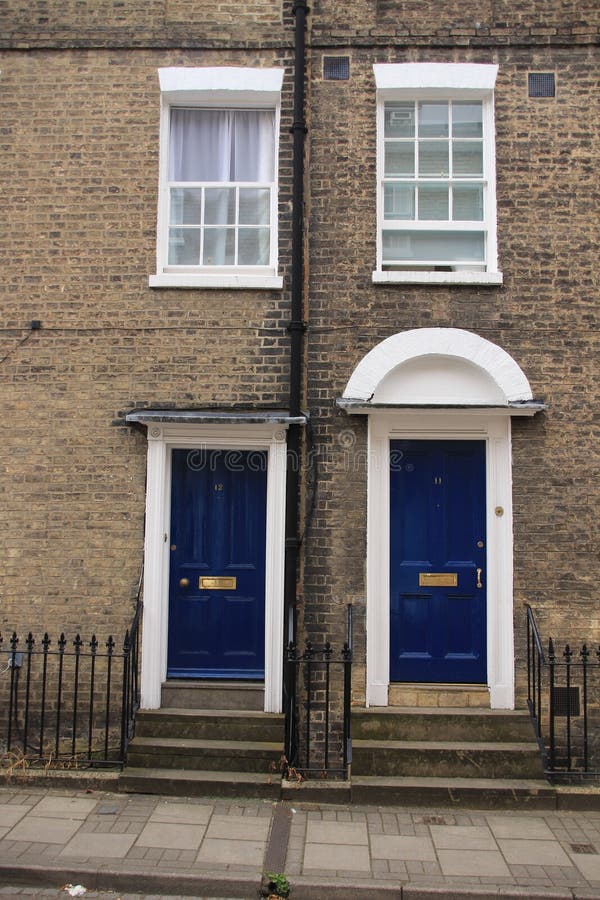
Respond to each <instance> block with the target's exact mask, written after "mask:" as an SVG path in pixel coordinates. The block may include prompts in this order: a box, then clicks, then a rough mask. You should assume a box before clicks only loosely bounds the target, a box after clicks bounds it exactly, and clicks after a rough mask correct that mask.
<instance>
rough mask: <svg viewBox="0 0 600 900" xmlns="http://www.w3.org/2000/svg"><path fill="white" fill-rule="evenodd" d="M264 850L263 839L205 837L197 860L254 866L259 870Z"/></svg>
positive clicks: (217, 863) (218, 863)
mask: <svg viewBox="0 0 600 900" xmlns="http://www.w3.org/2000/svg"><path fill="white" fill-rule="evenodd" d="M264 852H265V842H264V841H252V840H244V841H240V840H225V839H222V838H210V837H207V838H206V839H205V840H204V842H203V844H202V847H201V848H200V852H199V853H198V856H197V861H198V862H210V863H214V864H215V865H230V866H255V867H257V869H258V870H259V871H260V870H261V867H262V861H263V856H264Z"/></svg>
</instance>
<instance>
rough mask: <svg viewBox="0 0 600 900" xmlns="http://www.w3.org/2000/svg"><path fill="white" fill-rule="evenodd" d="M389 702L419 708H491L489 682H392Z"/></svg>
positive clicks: (394, 704)
mask: <svg viewBox="0 0 600 900" xmlns="http://www.w3.org/2000/svg"><path fill="white" fill-rule="evenodd" d="M388 703H389V705H390V706H413V707H417V708H419V709H422V708H423V707H430V706H434V707H435V706H440V707H447V706H451V707H458V708H467V707H472V708H479V709H489V708H490V690H489V688H488V686H487V684H422V683H420V682H418V683H415V684H412V683H408V682H402V684H399V683H392V684H390V686H389V690H388Z"/></svg>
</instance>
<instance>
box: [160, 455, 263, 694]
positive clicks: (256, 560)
mask: <svg viewBox="0 0 600 900" xmlns="http://www.w3.org/2000/svg"><path fill="white" fill-rule="evenodd" d="M266 463H267V454H266V453H264V452H255V451H252V452H241V451H228V450H173V455H172V482H171V553H170V584H169V649H168V663H167V675H168V676H169V677H171V678H244V679H262V678H264V669H265V663H264V658H265V526H266V497H267V471H266V470H267V465H266Z"/></svg>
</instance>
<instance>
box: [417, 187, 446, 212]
mask: <svg viewBox="0 0 600 900" xmlns="http://www.w3.org/2000/svg"><path fill="white" fill-rule="evenodd" d="M419 219H446V220H447V219H448V185H446V184H421V185H419Z"/></svg>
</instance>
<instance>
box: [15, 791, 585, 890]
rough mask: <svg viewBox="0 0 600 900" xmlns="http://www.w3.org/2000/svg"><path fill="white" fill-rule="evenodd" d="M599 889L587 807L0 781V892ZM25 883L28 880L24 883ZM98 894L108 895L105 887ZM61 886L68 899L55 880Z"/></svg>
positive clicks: (299, 792)
mask: <svg viewBox="0 0 600 900" xmlns="http://www.w3.org/2000/svg"><path fill="white" fill-rule="evenodd" d="M265 872H277V873H285V875H286V876H287V878H288V880H289V883H290V885H291V888H292V890H291V900H321V898H322V900H363V898H364V900H371V898H373V900H374V898H378V900H380V898H381V900H386V898H395V900H426V898H433V897H437V898H444V900H453V898H468V900H477V898H489V897H511V898H515V897H527V898H530V900H536V898H550V897H551V898H555V900H558V898H569V900H573V898H580V900H590V898H600V810H573V811H568V810H558V811H557V810H553V811H546V810H542V811H539V810H537V811H535V812H534V811H526V810H518V809H515V810H511V811H495V810H494V811H482V810H477V811H475V810H465V809H464V808H461V809H460V810H458V809H452V808H449V809H442V808H440V809H423V808H419V809H417V808H400V807H375V806H357V805H347V804H344V805H334V804H318V803H308V802H306V801H303V800H302V796H301V790H299V791H298V801H297V802H294V801H292V802H275V803H274V802H272V801H267V800H252V799H248V800H244V799H235V800H232V799H221V798H197V799H196V798H194V799H186V798H175V797H161V796H150V795H143V794H122V793H117V792H113V791H104V790H94V789H90V788H88V789H77V788H73V787H66V786H65V787H57V788H47V787H36V786H32V785H29V784H10V783H8V784H5V785H3V786H1V787H0V897H2V896H4V895H14V894H17V895H18V894H21V895H26V896H39V897H50V896H59V894H60V891H61V887H62V886H64V885H65V884H73V885H78V884H80V885H83V886H84V887H85V888H86V889H87V896H89V897H90V898H92V897H105V896H106V897H110V896H113V897H114V896H116V894H117V893H118V895H119V896H120V897H121V898H123V900H124V898H125V897H127V898H137V897H140V896H145V897H149V896H153V897H157V896H179V897H202V898H217V897H220V898H224V897H225V898H241V900H250V898H257V897H258V896H259V891H260V886H261V878H262V876H263V873H265ZM25 886H27V887H25ZM109 892H115V894H112V895H111V894H110V893H109ZM62 895H63V896H68V894H66V893H65V892H64V890H63V894H62Z"/></svg>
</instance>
